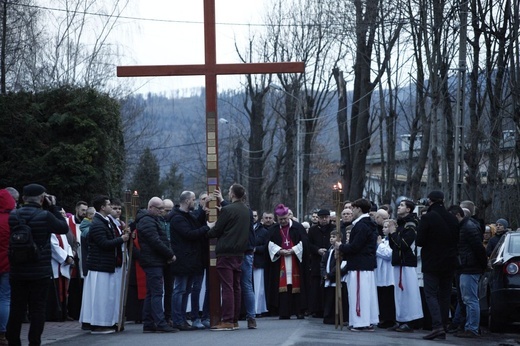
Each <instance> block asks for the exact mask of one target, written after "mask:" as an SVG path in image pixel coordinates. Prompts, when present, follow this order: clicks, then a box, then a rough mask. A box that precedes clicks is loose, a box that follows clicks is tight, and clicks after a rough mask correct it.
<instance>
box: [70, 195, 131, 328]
mask: <svg viewBox="0 0 520 346" xmlns="http://www.w3.org/2000/svg"><path fill="white" fill-rule="evenodd" d="M92 205H93V206H94V208H95V209H96V214H95V215H94V219H93V220H92V224H91V225H90V230H89V232H88V238H87V242H88V255H87V269H88V274H87V277H86V278H85V281H84V284H83V297H82V303H81V313H80V318H79V319H80V322H81V323H83V324H84V325H85V326H87V325H88V324H90V326H91V333H92V334H109V333H114V332H115V329H114V327H115V325H116V323H117V321H118V319H119V308H120V292H121V269H120V267H121V264H120V263H118V258H117V252H116V249H117V248H120V247H121V246H122V245H123V243H124V242H126V241H128V239H129V237H130V236H129V235H128V233H123V234H121V235H120V234H119V231H118V230H117V229H116V226H115V224H113V223H112V222H110V218H109V215H110V213H111V212H112V205H111V203H110V199H109V198H108V196H97V197H95V198H94V200H93V202H92ZM116 267H119V269H118V271H119V272H116ZM118 274H119V275H118Z"/></svg>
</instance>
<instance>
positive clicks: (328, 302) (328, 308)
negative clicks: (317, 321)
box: [323, 282, 348, 324]
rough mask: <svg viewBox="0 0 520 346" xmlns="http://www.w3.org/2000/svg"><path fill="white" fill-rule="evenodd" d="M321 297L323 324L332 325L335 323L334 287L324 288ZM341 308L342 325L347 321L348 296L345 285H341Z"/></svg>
mask: <svg viewBox="0 0 520 346" xmlns="http://www.w3.org/2000/svg"><path fill="white" fill-rule="evenodd" d="M324 292H325V295H324V297H323V323H324V324H334V323H335V322H336V287H325V288H324ZM341 303H342V304H341V307H342V310H343V323H345V322H347V321H348V295H347V285H346V284H345V283H344V282H342V283H341Z"/></svg>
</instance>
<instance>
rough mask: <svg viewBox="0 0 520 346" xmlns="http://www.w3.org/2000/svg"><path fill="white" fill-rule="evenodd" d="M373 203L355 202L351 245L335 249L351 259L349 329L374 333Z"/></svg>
mask: <svg viewBox="0 0 520 346" xmlns="http://www.w3.org/2000/svg"><path fill="white" fill-rule="evenodd" d="M371 207H372V204H371V203H370V201H368V200H366V199H363V198H360V199H358V200H356V201H354V203H352V214H353V218H354V221H353V222H352V224H353V225H354V227H352V231H351V232H350V238H349V242H348V243H347V244H341V243H340V242H336V245H335V248H336V250H338V251H339V252H340V253H341V254H342V256H343V258H344V259H345V260H347V270H348V274H347V289H348V303H349V324H350V326H349V329H350V330H351V331H353V332H373V331H374V325H375V324H377V323H378V322H379V308H378V301H377V288H376V280H375V275H374V269H375V268H376V247H377V236H378V233H377V227H376V224H375V223H374V222H373V221H372V220H371V218H370V216H369V214H368V213H369V212H370V208H371Z"/></svg>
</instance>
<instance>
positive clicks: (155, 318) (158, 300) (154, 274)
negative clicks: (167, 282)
mask: <svg viewBox="0 0 520 346" xmlns="http://www.w3.org/2000/svg"><path fill="white" fill-rule="evenodd" d="M143 270H144V272H145V274H146V298H145V299H144V304H143V327H144V328H151V329H152V328H156V327H157V328H165V327H166V326H167V323H166V321H165V319H164V309H163V288H164V279H163V267H146V268H143Z"/></svg>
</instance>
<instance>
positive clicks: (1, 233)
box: [0, 189, 16, 273]
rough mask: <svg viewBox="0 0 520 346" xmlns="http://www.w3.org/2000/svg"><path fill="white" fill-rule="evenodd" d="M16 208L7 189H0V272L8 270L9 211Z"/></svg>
mask: <svg viewBox="0 0 520 346" xmlns="http://www.w3.org/2000/svg"><path fill="white" fill-rule="evenodd" d="M14 208H16V202H15V200H14V199H13V197H12V196H11V194H10V193H9V191H7V190H5V189H2V190H0V273H7V272H9V259H8V258H7V251H8V250H9V235H10V234H11V232H10V230H9V213H10V212H11V210H13V209H14Z"/></svg>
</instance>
